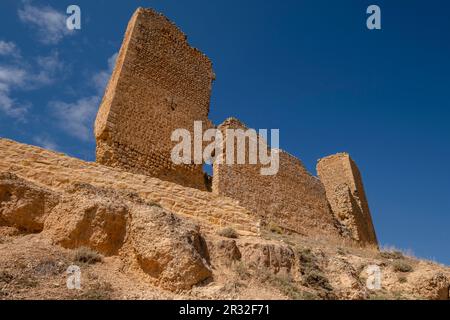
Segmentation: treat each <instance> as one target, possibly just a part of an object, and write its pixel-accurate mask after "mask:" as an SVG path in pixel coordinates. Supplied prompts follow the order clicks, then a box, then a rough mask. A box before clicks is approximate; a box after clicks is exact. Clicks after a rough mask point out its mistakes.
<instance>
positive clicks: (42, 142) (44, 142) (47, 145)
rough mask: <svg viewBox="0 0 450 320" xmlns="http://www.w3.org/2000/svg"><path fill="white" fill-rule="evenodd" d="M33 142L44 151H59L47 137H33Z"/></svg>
mask: <svg viewBox="0 0 450 320" xmlns="http://www.w3.org/2000/svg"><path fill="white" fill-rule="evenodd" d="M33 141H34V143H36V144H37V145H38V146H40V147H42V148H44V149H48V150H53V151H59V150H58V149H59V146H58V145H57V144H56V143H55V142H54V141H53V139H52V138H50V137H49V136H48V135H40V136H35V137H34V138H33Z"/></svg>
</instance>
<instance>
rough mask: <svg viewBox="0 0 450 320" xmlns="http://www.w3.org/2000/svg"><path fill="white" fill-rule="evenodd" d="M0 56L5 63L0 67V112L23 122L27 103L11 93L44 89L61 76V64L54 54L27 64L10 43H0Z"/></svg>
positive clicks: (28, 105)
mask: <svg viewBox="0 0 450 320" xmlns="http://www.w3.org/2000/svg"><path fill="white" fill-rule="evenodd" d="M0 53H3V56H5V58H6V60H5V63H1V64H0V112H2V113H3V114H6V115H7V116H9V117H12V118H14V119H16V120H20V121H26V114H27V112H28V110H29V109H30V107H31V103H29V102H23V101H19V100H18V99H16V98H14V96H13V93H14V92H18V91H28V90H33V89H38V88H41V87H43V86H48V85H50V84H52V83H54V82H55V81H56V79H57V78H58V76H59V75H60V74H61V73H62V71H63V68H64V64H63V62H62V61H61V60H60V58H59V54H58V52H57V51H53V52H52V53H51V54H50V55H48V56H39V57H37V58H35V59H33V60H32V61H31V62H29V63H28V62H25V61H23V60H22V59H18V57H20V50H19V48H18V47H17V45H16V44H15V43H13V42H5V41H0Z"/></svg>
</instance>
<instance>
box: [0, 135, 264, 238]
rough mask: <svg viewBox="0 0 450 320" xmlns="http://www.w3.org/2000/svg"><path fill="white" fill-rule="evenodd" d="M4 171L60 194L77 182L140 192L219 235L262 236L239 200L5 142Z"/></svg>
mask: <svg viewBox="0 0 450 320" xmlns="http://www.w3.org/2000/svg"><path fill="white" fill-rule="evenodd" d="M1 172H10V173H14V174H16V175H18V176H19V177H21V178H24V179H26V180H29V181H31V182H34V183H36V184H37V185H39V186H44V187H47V188H49V189H51V190H53V191H56V192H64V191H65V190H67V189H69V188H71V186H72V185H73V184H74V183H86V184H90V185H93V186H94V187H99V188H109V189H113V190H117V191H121V192H124V193H128V194H132V193H135V194H137V195H138V196H139V197H140V198H141V199H143V200H144V201H146V202H148V203H155V204H158V205H160V206H162V207H163V208H164V209H166V210H168V211H171V212H173V213H175V214H178V215H180V216H183V217H186V218H189V219H191V220H193V221H195V222H196V223H198V224H199V225H200V226H201V227H202V229H204V230H210V231H213V232H217V231H218V230H220V229H222V228H225V227H231V228H234V229H235V230H237V231H238V232H239V233H240V234H241V235H248V236H256V235H257V234H258V230H259V228H258V220H257V219H255V216H254V215H253V214H252V213H251V212H250V211H248V210H247V209H245V208H244V207H242V206H240V205H239V204H238V202H237V201H236V200H233V199H230V198H227V197H221V196H217V195H214V194H212V193H211V192H205V191H200V190H196V189H193V188H186V187H183V186H180V185H178V184H176V183H172V182H168V181H162V180H160V179H157V178H152V177H148V176H145V175H140V174H133V173H130V172H126V171H123V170H120V169H117V168H111V167H107V166H103V165H100V164H98V163H92V162H85V161H82V160H79V159H76V158H71V157H68V156H66V155H64V154H61V153H57V152H53V151H49V150H45V149H42V148H38V147H34V146H30V145H26V144H21V143H18V142H15V141H11V140H7V139H1V138H0V173H1Z"/></svg>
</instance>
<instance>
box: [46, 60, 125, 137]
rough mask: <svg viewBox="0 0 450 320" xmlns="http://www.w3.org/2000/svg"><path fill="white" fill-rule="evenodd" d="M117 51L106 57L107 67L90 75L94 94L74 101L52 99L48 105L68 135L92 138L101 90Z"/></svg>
mask: <svg viewBox="0 0 450 320" xmlns="http://www.w3.org/2000/svg"><path fill="white" fill-rule="evenodd" d="M116 58H117V53H115V54H114V55H112V56H111V57H110V58H109V59H108V69H107V70H101V71H99V72H97V73H96V74H94V75H93V76H92V83H93V85H94V87H95V89H96V95H92V96H88V97H83V98H80V99H78V100H77V101H75V102H72V103H67V102H63V101H53V102H51V103H50V107H51V108H52V110H53V113H54V115H55V116H56V118H57V119H58V120H59V121H60V127H61V128H62V129H63V130H65V131H66V132H67V133H68V134H69V135H71V136H74V137H76V138H78V139H80V140H83V141H89V140H90V139H92V138H93V124H94V120H95V116H96V114H97V110H98V107H99V104H100V102H101V99H102V95H103V92H104V90H105V87H106V85H107V82H108V80H109V77H110V76H111V73H112V70H113V68H114V65H115V61H116Z"/></svg>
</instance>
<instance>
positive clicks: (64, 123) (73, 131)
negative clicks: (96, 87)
mask: <svg viewBox="0 0 450 320" xmlns="http://www.w3.org/2000/svg"><path fill="white" fill-rule="evenodd" d="M99 103H100V98H99V97H98V96H92V97H87V98H81V99H79V100H77V101H75V102H73V103H66V102H62V101H54V102H51V103H50V107H51V108H52V109H53V111H54V114H55V116H56V117H57V118H58V120H59V121H60V123H59V125H60V127H61V128H62V129H64V130H65V131H66V132H67V133H68V134H70V135H71V136H74V137H76V138H78V139H80V140H83V141H89V140H90V139H91V137H92V132H93V130H92V125H93V122H94V118H95V114H96V113H97V108H98V105H99Z"/></svg>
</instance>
